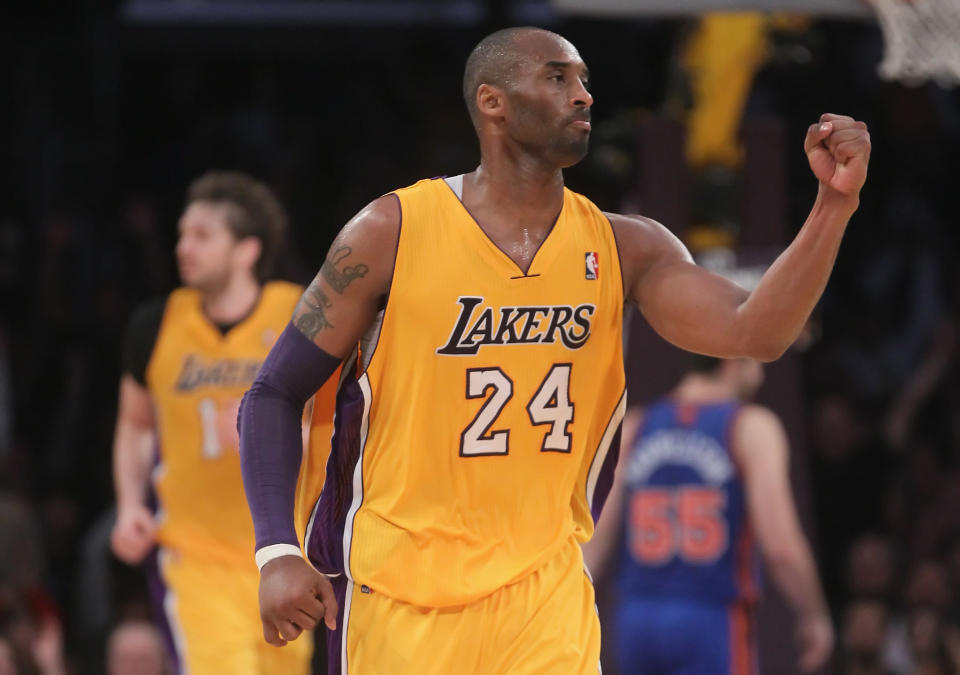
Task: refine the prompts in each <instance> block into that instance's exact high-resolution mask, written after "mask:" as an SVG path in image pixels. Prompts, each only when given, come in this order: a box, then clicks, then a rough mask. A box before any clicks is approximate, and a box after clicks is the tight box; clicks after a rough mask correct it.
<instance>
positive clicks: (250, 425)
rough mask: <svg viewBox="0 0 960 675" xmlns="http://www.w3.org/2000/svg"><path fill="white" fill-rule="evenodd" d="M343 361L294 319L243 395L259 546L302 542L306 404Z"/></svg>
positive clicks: (246, 469)
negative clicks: (298, 503) (299, 520)
mask: <svg viewBox="0 0 960 675" xmlns="http://www.w3.org/2000/svg"><path fill="white" fill-rule="evenodd" d="M339 364H340V360H339V359H337V358H335V357H333V356H331V355H329V354H327V353H326V352H324V351H323V350H322V349H320V348H319V347H317V346H316V345H314V344H313V343H312V342H311V341H310V340H308V339H307V338H306V337H305V336H304V335H303V334H302V333H301V332H300V331H298V330H297V329H296V328H294V327H293V325H292V324H290V325H288V326H287V327H286V329H284V331H283V334H282V335H281V336H280V338H279V339H278V340H277V342H276V344H275V345H274V347H273V349H272V350H271V351H270V354H269V355H268V356H267V359H266V361H264V364H263V367H262V368H261V369H260V372H259V373H258V374H257V378H256V380H255V381H254V383H253V385H252V386H251V387H250V390H249V391H247V393H246V394H245V395H244V397H243V401H242V403H241V405H240V413H239V416H238V418H237V426H238V430H239V432H240V464H241V469H242V473H243V485H244V489H245V491H246V494H247V502H248V504H249V506H250V513H251V515H252V516H253V525H254V531H255V534H256V549H257V551H260V550H261V549H264V548H265V547H267V546H273V545H276V544H286V545H288V546H290V545H292V546H298V545H299V542H298V540H297V535H296V529H295V528H294V522H293V511H294V497H295V492H296V487H297V475H298V473H299V471H300V460H301V458H302V456H303V437H302V429H301V420H302V415H303V408H304V405H305V403H306V401H307V400H308V399H309V398H310V397H311V396H313V394H314V393H315V392H316V391H317V390H318V389H319V388H320V387H321V386H322V385H323V383H324V382H325V381H326V380H327V378H329V377H330V375H331V374H332V373H333V372H334V371H335V370H336V368H337V366H338V365H339Z"/></svg>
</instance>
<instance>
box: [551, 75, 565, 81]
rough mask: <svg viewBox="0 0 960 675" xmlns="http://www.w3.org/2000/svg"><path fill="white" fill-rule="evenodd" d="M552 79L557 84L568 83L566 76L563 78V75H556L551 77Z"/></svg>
mask: <svg viewBox="0 0 960 675" xmlns="http://www.w3.org/2000/svg"><path fill="white" fill-rule="evenodd" d="M550 79H551V80H554V81H556V82H565V81H566V78H564V76H563V74H562V73H557V74H556V75H551V76H550Z"/></svg>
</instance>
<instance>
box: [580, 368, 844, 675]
mask: <svg viewBox="0 0 960 675" xmlns="http://www.w3.org/2000/svg"><path fill="white" fill-rule="evenodd" d="M692 361H693V365H692V366H691V368H690V371H689V372H688V373H687V374H686V375H685V376H684V377H683V379H682V380H681V381H680V383H679V385H678V386H677V387H676V389H674V391H673V392H672V393H671V394H670V395H669V396H667V397H665V398H663V399H661V400H659V401H656V402H654V403H653V404H651V405H650V406H649V407H647V408H646V409H645V410H641V409H640V408H634V409H632V410H631V411H630V412H628V413H627V416H626V417H625V419H624V425H623V439H624V443H623V446H622V448H621V451H620V461H619V464H618V466H617V473H616V477H615V478H614V484H613V487H612V489H611V490H610V496H609V497H608V499H607V504H606V506H605V508H604V511H603V514H602V515H601V517H600V520H599V522H598V523H597V527H596V530H595V531H594V534H593V539H591V540H590V541H589V542H587V543H586V544H584V546H583V551H584V560H585V562H586V563H587V566H588V568H589V569H590V570H591V572H592V573H593V574H594V578H595V579H596V578H597V577H598V576H599V575H601V574H610V575H612V583H613V590H614V597H615V598H616V603H617V607H616V610H615V614H614V622H615V624H616V630H615V635H616V641H615V643H614V644H615V652H616V656H617V659H618V665H619V670H620V672H621V673H623V675H630V674H631V673H637V674H643V675H658V674H660V673H663V674H667V673H670V674H676V675H684V674H689V675H694V674H697V673H715V674H717V675H720V674H722V673H730V674H731V675H746V674H749V673H756V672H759V671H758V668H757V652H756V631H755V627H754V619H753V611H754V605H755V603H756V600H757V595H758V582H759V574H758V569H757V563H758V560H757V549H759V552H760V553H762V554H763V558H764V560H765V561H766V564H767V570H768V571H769V575H770V576H771V577H772V578H773V581H774V583H775V584H776V585H777V587H778V588H779V590H780V591H781V592H782V593H783V595H784V597H785V598H786V599H787V601H788V602H789V603H790V605H791V606H792V607H793V609H794V610H795V611H796V614H797V635H796V637H797V641H798V643H799V649H800V662H799V665H800V668H801V669H802V670H803V671H805V672H809V671H812V670H816V669H817V668H819V667H820V666H822V665H823V663H824V662H825V661H826V659H827V658H828V657H829V656H830V652H831V650H832V648H833V628H832V626H831V623H830V617H829V614H828V611H827V606H826V603H825V601H824V597H823V591H822V589H821V588H820V582H819V579H818V578H817V571H816V567H815V564H814V561H813V556H812V555H811V553H810V547H809V546H808V544H807V541H806V538H805V537H804V534H803V531H802V530H801V528H800V523H799V521H798V520H797V514H796V508H795V506H794V502H793V496H792V492H791V489H790V478H789V475H788V469H789V458H788V454H789V450H788V447H787V437H786V433H785V432H784V429H783V426H782V425H781V423H780V420H779V419H778V418H777V416H776V415H775V414H774V413H773V412H772V411H771V410H769V409H768V408H765V407H763V406H759V405H755V404H750V403H748V402H749V401H750V400H751V399H752V398H753V396H754V395H755V394H756V392H757V390H758V389H759V388H760V385H761V384H762V383H763V366H762V365H761V364H760V363H759V362H758V361H755V360H752V359H732V360H720V359H713V358H710V357H704V356H699V357H698V356H694V357H692ZM618 544H620V546H619V549H617V545H618ZM611 558H613V559H612V560H611Z"/></svg>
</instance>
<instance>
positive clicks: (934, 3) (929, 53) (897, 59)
mask: <svg viewBox="0 0 960 675" xmlns="http://www.w3.org/2000/svg"><path fill="white" fill-rule="evenodd" d="M868 2H869V3H870V4H871V5H872V6H873V8H874V10H875V11H876V13H877V18H878V19H879V21H880V28H881V30H883V38H884V42H885V48H884V54H883V62H882V63H881V64H880V67H879V72H880V76H881V77H882V78H884V79H886V80H899V81H900V82H902V83H904V84H906V85H910V86H917V85H919V84H922V83H924V82H926V81H927V80H933V81H934V82H936V83H937V84H939V85H940V86H941V87H954V86H956V85H957V84H960V0H868Z"/></svg>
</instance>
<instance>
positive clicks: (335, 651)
mask: <svg viewBox="0 0 960 675" xmlns="http://www.w3.org/2000/svg"><path fill="white" fill-rule="evenodd" d="M330 583H331V584H332V585H333V593H334V595H335V596H336V598H337V607H338V608H339V609H338V610H337V629H336V630H328V631H327V675H341V673H345V672H349V671H348V670H347V669H346V668H344V665H345V664H344V659H345V656H344V655H345V654H346V649H345V642H344V641H345V639H346V632H347V625H346V624H347V621H349V619H350V617H348V616H347V613H346V604H347V602H346V600H347V578H346V577H344V576H342V575H341V576H339V577H337V578H335V579H331V580H330Z"/></svg>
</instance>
